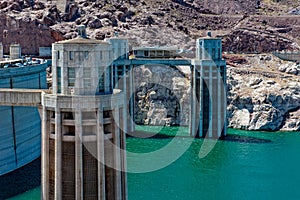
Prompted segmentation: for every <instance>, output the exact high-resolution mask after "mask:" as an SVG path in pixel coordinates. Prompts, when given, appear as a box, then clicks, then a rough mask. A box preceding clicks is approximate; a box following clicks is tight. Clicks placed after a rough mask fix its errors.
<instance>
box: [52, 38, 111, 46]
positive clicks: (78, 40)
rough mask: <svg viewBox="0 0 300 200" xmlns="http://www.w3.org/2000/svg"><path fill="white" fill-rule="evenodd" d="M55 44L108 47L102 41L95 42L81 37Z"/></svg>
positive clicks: (106, 43)
mask: <svg viewBox="0 0 300 200" xmlns="http://www.w3.org/2000/svg"><path fill="white" fill-rule="evenodd" d="M56 44H105V45H109V43H108V42H105V41H102V40H95V39H87V38H83V37H76V38H73V39H69V40H62V41H59V42H56Z"/></svg>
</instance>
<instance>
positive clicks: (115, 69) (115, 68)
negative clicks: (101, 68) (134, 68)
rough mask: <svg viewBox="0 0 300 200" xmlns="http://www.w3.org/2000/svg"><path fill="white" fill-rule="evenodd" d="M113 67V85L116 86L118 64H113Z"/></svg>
mask: <svg viewBox="0 0 300 200" xmlns="http://www.w3.org/2000/svg"><path fill="white" fill-rule="evenodd" d="M113 68H114V75H115V78H114V82H115V84H114V86H115V88H116V84H117V83H118V66H117V65H113Z"/></svg>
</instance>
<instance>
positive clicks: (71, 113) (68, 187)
mask: <svg viewBox="0 0 300 200" xmlns="http://www.w3.org/2000/svg"><path fill="white" fill-rule="evenodd" d="M81 28H82V29H80V31H79V35H80V36H79V37H77V38H75V39H71V40H65V41H61V42H57V43H54V44H53V46H52V49H53V50H52V59H53V61H52V63H53V64H52V65H53V66H52V70H53V88H52V93H51V94H47V93H44V94H43V95H42V199H78V200H79V199H85V200H86V199H107V200H112V199H127V181H126V173H125V172H124V171H125V169H126V159H125V158H126V157H125V156H126V155H125V153H124V151H122V149H126V147H125V133H124V131H123V130H124V127H123V126H124V125H123V121H124V119H123V108H124V94H123V92H122V91H121V90H113V89H112V84H111V83H112V81H111V76H110V74H111V68H110V64H111V63H112V61H113V59H114V58H113V49H112V45H111V44H110V43H108V42H104V41H99V40H92V39H87V38H85V30H84V29H83V27H81ZM116 50H117V49H116Z"/></svg>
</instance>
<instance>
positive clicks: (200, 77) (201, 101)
mask: <svg viewBox="0 0 300 200" xmlns="http://www.w3.org/2000/svg"><path fill="white" fill-rule="evenodd" d="M203 74H204V72H203V66H200V76H199V77H198V76H197V78H198V79H199V83H200V85H199V89H200V91H199V137H203V135H204V134H203V80H204V79H205V77H203Z"/></svg>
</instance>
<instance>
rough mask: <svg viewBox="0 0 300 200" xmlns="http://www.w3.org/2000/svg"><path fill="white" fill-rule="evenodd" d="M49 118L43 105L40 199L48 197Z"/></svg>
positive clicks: (46, 199)
mask: <svg viewBox="0 0 300 200" xmlns="http://www.w3.org/2000/svg"><path fill="white" fill-rule="evenodd" d="M48 128H49V119H48V115H47V109H46V107H45V106H43V115H42V156H41V157H42V194H41V195H42V197H41V199H42V200H48V199H49V131H48Z"/></svg>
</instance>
